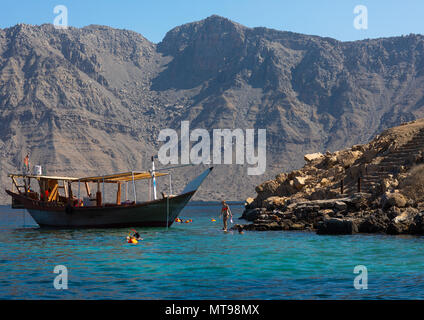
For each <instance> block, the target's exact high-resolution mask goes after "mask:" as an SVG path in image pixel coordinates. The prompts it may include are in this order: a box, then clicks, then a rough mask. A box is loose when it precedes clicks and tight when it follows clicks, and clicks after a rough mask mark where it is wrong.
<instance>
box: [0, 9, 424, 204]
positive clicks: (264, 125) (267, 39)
mask: <svg viewBox="0 0 424 320" xmlns="http://www.w3.org/2000/svg"><path fill="white" fill-rule="evenodd" d="M423 89H424V37H423V36H422V35H408V36H404V37H393V38H383V39H373V40H364V41H355V42H340V41H337V40H335V39H330V38H322V37H317V36H309V35H302V34H297V33H292V32H285V31H278V30H271V29H267V28H262V27H260V28H247V27H245V26H242V25H240V24H238V23H236V22H233V21H231V20H229V19H226V18H223V17H219V16H211V17H208V18H206V19H204V20H201V21H196V22H192V23H188V24H185V25H182V26H179V27H176V28H174V29H172V30H171V31H169V32H168V33H167V35H166V36H165V38H164V39H163V41H161V42H160V43H159V44H155V43H152V42H150V41H148V40H147V39H146V38H144V37H143V36H142V35H140V34H137V33H135V32H132V31H128V30H118V29H114V28H110V27H106V26H97V25H92V26H87V27H84V28H80V29H78V28H68V29H67V30H56V29H55V28H54V27H53V26H52V25H41V26H31V25H25V24H19V25H16V26H14V27H11V28H6V29H2V30H0V123H1V126H0V155H1V157H2V162H1V163H0V182H1V183H2V185H4V184H5V183H7V185H9V181H7V178H6V176H7V173H8V172H16V171H17V170H19V169H20V167H21V164H22V163H21V162H22V159H23V157H24V156H25V154H26V153H27V152H30V154H31V163H32V164H40V165H42V166H43V167H44V168H45V170H46V172H47V173H51V174H56V173H62V174H67V175H78V176H83V175H97V174H101V173H103V172H107V171H110V170H112V169H114V170H115V169H116V170H123V171H127V170H130V169H134V170H140V169H146V168H148V167H149V160H148V159H149V158H150V156H151V155H152V154H155V153H157V150H158V148H159V147H160V143H159V142H158V141H157V138H158V134H159V132H160V130H161V129H163V128H172V129H176V130H178V129H179V127H180V123H181V121H184V120H189V121H190V126H191V128H193V129H194V128H205V129H207V130H209V131H211V130H213V129H216V128H219V129H235V128H241V129H246V128H255V129H259V128H260V129H266V130H267V170H266V173H265V175H263V176H248V175H247V172H246V166H245V167H240V166H226V165H222V166H219V165H218V166H216V168H215V170H214V172H213V176H212V178H211V179H208V181H206V182H205V184H204V185H203V186H202V189H201V190H200V191H199V193H198V194H197V198H198V199H204V200H211V199H214V200H215V199H227V200H239V199H242V198H246V197H247V196H249V195H251V194H252V193H253V192H254V186H255V185H257V184H259V183H260V182H261V181H264V180H266V179H270V178H272V177H274V176H275V175H276V174H277V173H278V172H282V171H290V170H293V169H297V168H300V167H301V165H302V163H303V155H304V154H307V153H312V152H321V153H323V154H325V153H326V151H327V150H329V151H334V150H339V149H343V148H345V147H346V146H350V145H355V144H359V143H365V142H367V141H369V140H370V139H372V137H374V136H375V135H376V134H377V133H379V132H381V131H383V130H384V129H386V128H389V127H392V126H396V125H399V124H400V123H402V122H405V121H412V120H414V119H418V118H421V117H423V116H424V93H423V92H424V90H423ZM51 150H54V153H53V152H51ZM407 151H408V150H407V149H405V150H404V152H407ZM401 152H402V151H401ZM329 161H330V162H331V161H333V160H329ZM65 164H66V165H65ZM190 170H191V169H181V171H180V172H179V175H180V176H181V177H182V178H181V179H178V181H177V179H176V181H175V190H178V188H181V187H182V186H183V185H184V184H185V183H187V181H188V180H189V179H190V178H189V177H190V176H191V174H192V172H191V171H190ZM199 170H200V169H199ZM334 170H335V169H334ZM352 170H362V169H361V168H354V169H352ZM373 175H374V176H376V175H377V174H373ZM373 175H371V174H370V176H369V177H368V178H369V179H368V180H367V181H365V180H364V185H365V184H372V180H373V179H374V180H375V178H374V177H373ZM228 177H232V178H231V179H232V181H231V183H229V181H228ZM364 179H365V178H364ZM347 187H349V186H347ZM284 188H286V189H287V188H292V187H291V186H286V187H284ZM317 196H318V195H317ZM5 199H6V196H5V194H1V195H0V200H2V201H5Z"/></svg>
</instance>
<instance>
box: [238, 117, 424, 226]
mask: <svg viewBox="0 0 424 320" xmlns="http://www.w3.org/2000/svg"><path fill="white" fill-rule="evenodd" d="M304 159H305V161H306V164H305V166H304V167H303V168H301V169H300V170H295V171H292V172H290V173H281V174H278V175H277V176H276V177H275V179H273V180H269V181H266V182H264V183H262V184H261V185H259V186H257V187H256V192H257V196H256V198H255V199H252V198H250V199H248V201H247V202H248V203H247V204H246V210H245V212H244V213H243V216H242V218H244V219H247V220H249V221H253V223H252V224H248V225H245V226H237V227H238V228H244V229H247V230H317V232H318V233H320V234H352V233H355V232H363V233H374V232H381V233H389V234H423V233H424V119H420V120H416V121H413V122H409V123H405V124H403V125H401V126H399V127H394V128H391V129H388V130H386V131H384V132H382V133H381V134H380V135H378V136H377V137H376V138H375V139H373V140H372V141H371V142H370V143H368V144H364V145H355V146H353V147H351V148H347V149H344V150H341V151H336V152H333V153H332V152H327V153H326V154H321V153H314V154H307V155H305V157H304Z"/></svg>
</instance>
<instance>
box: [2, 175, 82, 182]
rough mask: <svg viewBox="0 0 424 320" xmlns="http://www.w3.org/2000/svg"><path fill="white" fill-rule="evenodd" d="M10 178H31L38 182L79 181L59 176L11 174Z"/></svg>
mask: <svg viewBox="0 0 424 320" xmlns="http://www.w3.org/2000/svg"><path fill="white" fill-rule="evenodd" d="M9 178H12V179H13V178H31V179H37V180H63V181H78V178H74V177H58V176H44V175H40V176H39V175H31V174H22V173H17V174H15V173H10V174H9Z"/></svg>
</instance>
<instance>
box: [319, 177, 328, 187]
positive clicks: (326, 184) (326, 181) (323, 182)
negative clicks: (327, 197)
mask: <svg viewBox="0 0 424 320" xmlns="http://www.w3.org/2000/svg"><path fill="white" fill-rule="evenodd" d="M320 184H321V186H323V187H326V186H328V185H329V184H331V181H330V180H328V179H327V178H322V179H321V181H320Z"/></svg>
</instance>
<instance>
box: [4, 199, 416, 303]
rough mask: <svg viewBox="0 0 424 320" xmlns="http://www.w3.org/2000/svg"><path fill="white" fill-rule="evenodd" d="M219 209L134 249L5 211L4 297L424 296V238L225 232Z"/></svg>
mask: <svg viewBox="0 0 424 320" xmlns="http://www.w3.org/2000/svg"><path fill="white" fill-rule="evenodd" d="M231 207H232V211H233V213H234V215H235V217H239V216H240V215H241V212H242V210H243V208H242V207H241V206H236V205H233V206H231ZM219 210H220V207H219V205H218V204H216V205H208V206H205V205H191V206H188V207H186V208H185V209H184V211H183V212H182V214H181V216H182V217H183V218H187V219H188V218H190V219H193V222H192V223H190V224H177V223H176V224H174V225H173V226H172V227H171V228H170V229H169V230H166V229H164V228H149V229H140V230H139V232H140V234H141V236H142V237H143V238H144V240H143V241H141V242H140V243H139V244H137V245H132V244H128V243H126V242H125V236H126V235H127V234H128V232H129V229H125V228H124V229H122V228H121V229H89V230H43V229H39V228H37V226H36V225H35V224H34V221H33V220H32V219H31V218H30V217H29V215H27V214H26V215H25V216H24V214H23V213H24V211H23V210H11V209H8V208H6V207H1V208H0V299H422V298H424V238H422V237H396V236H384V235H354V236H318V235H316V234H314V233H308V232H280V231H271V232H245V233H244V234H238V233H237V232H228V233H224V232H223V231H221V227H222V222H221V221H220V220H219V219H217V221H216V222H212V221H211V218H217V215H218V214H219ZM234 222H235V223H237V222H238V219H237V218H236V219H234ZM24 223H25V225H26V226H25V227H22V226H23V224H24ZM56 265H64V266H66V267H67V269H68V289H67V290H56V289H55V288H54V286H53V281H54V278H55V277H56V276H57V274H55V273H53V269H54V267H55V266H56ZM356 265H364V266H366V267H367V270H368V289H367V290H356V289H355V288H354V285H353V282H354V278H355V277H356V276H357V274H354V273H353V270H354V267H355V266H356Z"/></svg>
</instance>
